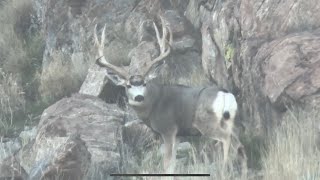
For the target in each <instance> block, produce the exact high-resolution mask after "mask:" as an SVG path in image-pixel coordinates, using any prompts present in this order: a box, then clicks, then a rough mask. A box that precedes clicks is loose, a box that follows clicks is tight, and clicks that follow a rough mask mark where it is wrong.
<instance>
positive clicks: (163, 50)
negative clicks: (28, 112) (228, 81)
mask: <svg viewBox="0 0 320 180" xmlns="http://www.w3.org/2000/svg"><path fill="white" fill-rule="evenodd" d="M161 22H162V26H163V29H162V34H163V35H162V38H161V37H160V35H159V31H158V28H157V26H156V25H155V24H154V27H155V31H156V36H157V40H158V43H159V47H160V55H159V57H157V58H155V59H154V60H153V61H151V62H148V63H146V68H145V69H144V70H145V71H144V72H143V73H142V74H141V73H137V74H128V72H127V71H126V70H124V69H121V68H119V67H116V66H114V65H112V64H110V63H108V61H107V60H106V58H105V57H104V55H103V48H104V38H105V32H104V30H105V29H103V32H102V37H101V42H99V40H98V37H97V35H96V32H95V34H94V35H95V42H96V45H97V47H98V52H99V56H100V58H98V60H97V64H98V65H100V66H102V67H106V68H107V70H108V71H107V74H106V75H107V76H108V77H109V79H110V80H112V81H113V82H114V83H115V84H117V85H120V86H123V87H125V89H126V94H127V96H128V102H129V105H130V106H131V107H132V108H133V109H134V110H135V111H136V113H137V115H138V116H139V118H140V119H141V120H142V121H143V122H144V123H145V124H146V125H147V126H149V127H150V128H152V129H153V130H154V131H156V132H158V133H159V134H160V135H161V137H162V139H163V141H164V146H165V153H164V168H165V169H166V172H167V173H173V172H174V164H175V145H176V136H177V135H204V136H208V137H210V138H212V139H214V140H218V141H220V142H222V144H223V154H224V156H223V157H224V164H226V161H227V159H228V152H229V147H230V141H231V136H233V137H234V138H235V140H236V144H235V147H236V148H237V150H238V152H239V154H240V155H241V157H242V158H243V161H242V166H243V168H246V155H245V152H244V148H243V146H242V144H241V143H240V141H239V140H238V138H237V136H236V135H235V134H234V133H233V124H234V118H235V115H236V112H237V102H236V99H235V97H234V96H233V95H232V94H231V93H228V92H226V91H225V90H220V89H218V88H217V87H216V86H211V87H187V86H182V85H161V84H156V83H154V82H151V81H150V80H151V79H152V78H154V77H155V76H156V75H153V74H152V73H151V70H152V69H153V65H154V64H157V63H158V62H160V61H162V60H163V59H164V58H165V57H166V56H168V54H169V53H170V45H171V44H172V32H171V30H170V28H169V27H168V26H165V25H164V20H163V19H162V18H161ZM168 32H169V42H168V41H167V36H168V34H167V33H168ZM110 70H111V71H110ZM111 72H112V73H111Z"/></svg>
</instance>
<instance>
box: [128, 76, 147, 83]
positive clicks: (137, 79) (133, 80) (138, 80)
mask: <svg viewBox="0 0 320 180" xmlns="http://www.w3.org/2000/svg"><path fill="white" fill-rule="evenodd" d="M129 82H130V84H131V85H133V86H140V85H142V84H144V79H143V77H142V76H140V75H135V76H131V77H130V79H129Z"/></svg>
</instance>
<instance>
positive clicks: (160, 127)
mask: <svg viewBox="0 0 320 180" xmlns="http://www.w3.org/2000/svg"><path fill="white" fill-rule="evenodd" d="M146 89H147V91H146V94H145V96H144V99H145V100H144V103H142V104H141V105H135V104H130V102H129V104H130V105H131V107H132V108H133V109H134V110H135V111H136V113H137V115H138V116H139V118H140V119H141V120H143V122H144V123H145V124H146V125H147V126H149V127H150V128H152V129H153V130H155V131H156V132H158V133H160V134H161V133H164V132H166V131H168V130H169V129H168V127H171V128H173V127H176V128H177V129H178V132H177V133H178V134H181V135H192V134H189V132H190V131H189V130H190V129H191V128H193V127H192V122H193V120H194V116H195V111H196V105H197V103H198V99H199V97H200V94H201V90H202V88H191V87H186V86H180V85H165V86H164V85H159V84H155V83H148V84H147V88H146Z"/></svg>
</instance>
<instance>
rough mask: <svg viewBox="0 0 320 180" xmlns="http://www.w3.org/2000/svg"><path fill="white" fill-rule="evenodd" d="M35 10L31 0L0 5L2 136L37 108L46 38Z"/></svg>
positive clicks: (0, 113)
mask: <svg viewBox="0 0 320 180" xmlns="http://www.w3.org/2000/svg"><path fill="white" fill-rule="evenodd" d="M34 13H35V12H34V10H33V8H32V0H10V1H3V2H2V3H1V6H0V27H1V28H0V69H1V71H0V72H1V75H0V76H1V77H0V79H1V80H0V96H1V97H0V99H1V107H0V108H1V109H0V129H1V133H0V136H3V135H6V134H7V132H8V131H9V130H10V129H12V128H15V129H19V128H21V127H16V126H23V125H24V123H25V120H26V119H28V116H29V109H35V108H33V105H32V104H35V101H37V96H38V92H37V91H38V90H37V89H38V86H37V84H38V81H37V79H35V78H34V75H35V72H36V71H38V70H39V67H41V59H42V52H43V40H42V37H41V35H40V34H39V32H38V31H37V28H36V27H34V26H35V22H34V21H33V20H35V19H34V17H35V16H34ZM30 104H31V105H30ZM37 109H43V108H38V107H37ZM31 114H32V112H31Z"/></svg>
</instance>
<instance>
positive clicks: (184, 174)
mask: <svg viewBox="0 0 320 180" xmlns="http://www.w3.org/2000/svg"><path fill="white" fill-rule="evenodd" d="M110 176H210V174H110Z"/></svg>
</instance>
